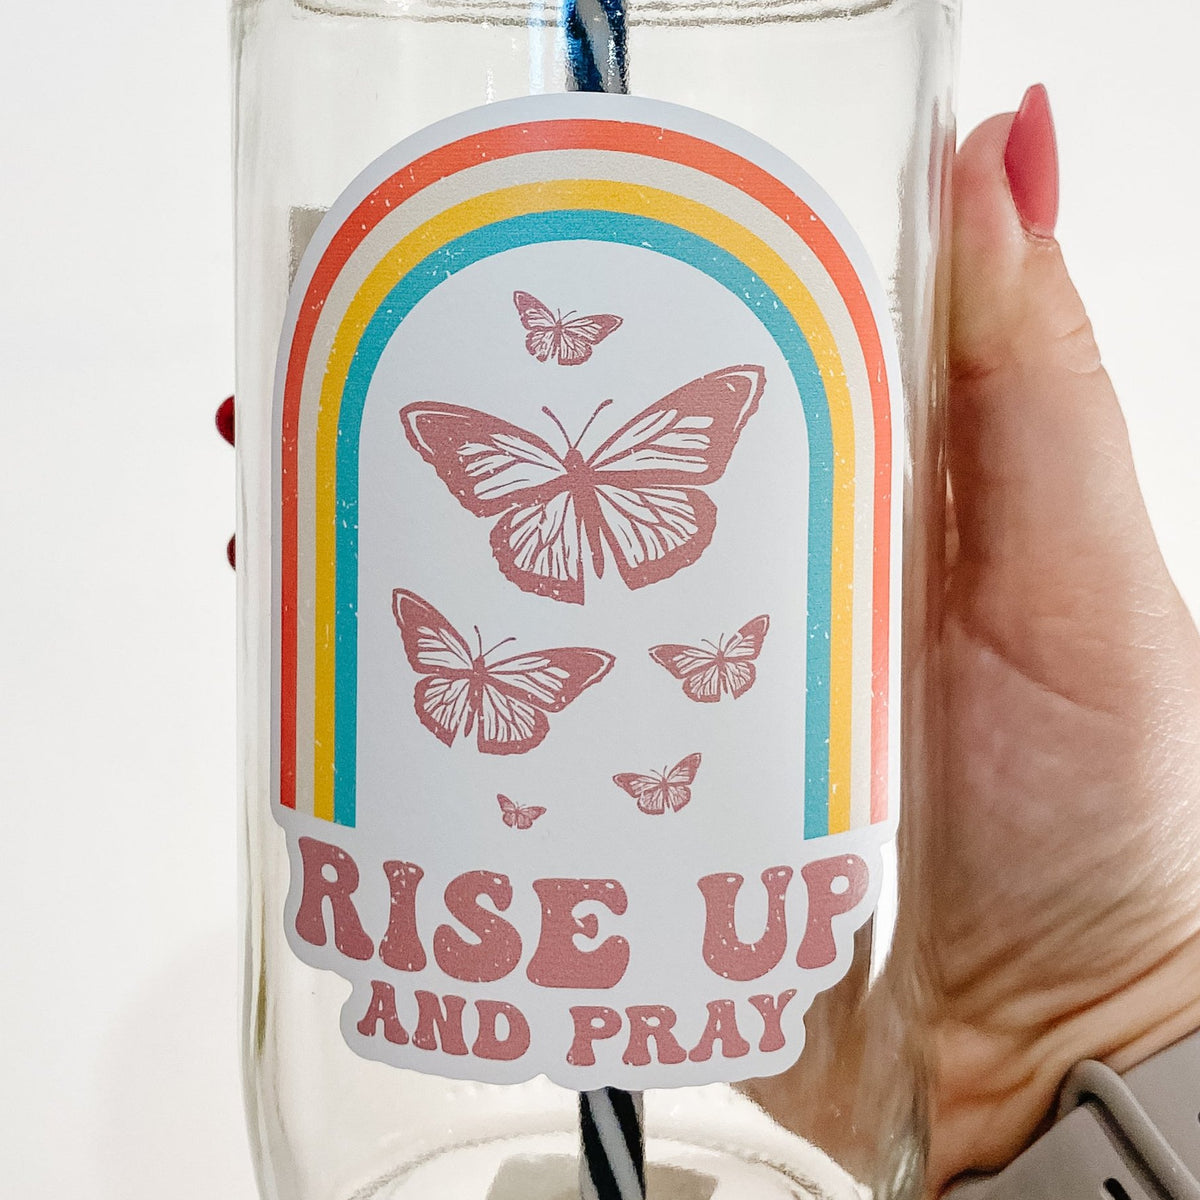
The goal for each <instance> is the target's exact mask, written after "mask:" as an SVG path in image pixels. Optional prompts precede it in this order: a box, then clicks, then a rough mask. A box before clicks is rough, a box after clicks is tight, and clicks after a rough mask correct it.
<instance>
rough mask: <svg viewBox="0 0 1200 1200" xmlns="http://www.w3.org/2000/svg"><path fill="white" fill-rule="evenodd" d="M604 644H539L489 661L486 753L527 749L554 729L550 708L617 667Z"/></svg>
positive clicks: (483, 703)
mask: <svg viewBox="0 0 1200 1200" xmlns="http://www.w3.org/2000/svg"><path fill="white" fill-rule="evenodd" d="M615 661H616V660H615V659H614V658H613V656H612V655H611V654H606V653H605V652H604V651H603V650H592V649H589V648H587V647H582V646H570V647H563V648H560V649H555V650H538V651H533V652H530V653H527V654H519V655H516V656H514V657H512V658H506V659H504V660H503V661H501V662H498V663H496V664H495V665H489V666H488V667H487V677H486V679H485V681H484V684H483V688H482V691H481V695H480V701H479V732H478V742H479V749H480V751H481V752H482V753H483V754H524V753H526V752H527V751H529V750H532V749H533V748H534V747H535V746H538V745H540V744H541V742H542V740H543V739H544V738H545V736H546V734H547V733H548V732H549V730H550V722H549V721H548V720H547V719H546V714H547V713H557V712H562V710H563V709H564V708H566V706H567V705H568V704H570V703H571V702H572V701H573V700H575V699H577V698H578V697H579V695H580V694H581V693H582V692H583V691H584V690H585V689H587V688H589V687H591V686H592V684H594V683H599V682H600V680H601V679H603V678H604V676H605V675H607V674H608V672H609V671H610V670H611V669H612V665H613V663H614V662H615Z"/></svg>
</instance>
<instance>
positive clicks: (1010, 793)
mask: <svg viewBox="0 0 1200 1200" xmlns="http://www.w3.org/2000/svg"><path fill="white" fill-rule="evenodd" d="M1006 160H1007V163H1008V172H1007V176H1011V184H1010V182H1009V178H1008V177H1006ZM954 187H955V217H954V232H953V267H952V276H953V278H952V299H951V303H952V318H951V351H950V358H951V363H950V396H949V402H948V407H947V412H948V461H949V469H950V480H951V491H952V495H953V504H952V509H953V511H952V520H951V525H952V534H951V545H950V547H949V562H948V577H947V592H946V608H945V613H944V621H943V624H942V628H941V635H940V641H939V657H940V662H941V669H942V678H943V680H944V702H945V712H946V714H947V720H946V731H945V746H944V753H943V764H944V768H945V779H944V784H943V785H942V787H941V788H940V789H939V794H937V795H933V796H930V797H928V798H917V803H918V804H920V805H922V809H923V810H922V811H920V812H919V813H918V814H917V817H918V819H917V821H916V822H915V823H914V828H916V829H918V830H919V831H920V833H921V837H922V838H923V839H925V844H924V846H923V847H922V850H923V853H921V854H920V855H919V856H918V860H919V861H920V862H921V863H922V864H923V866H922V868H921V869H922V870H923V871H924V872H925V876H924V877H922V878H920V879H919V880H918V882H917V889H918V891H919V892H920V893H921V894H923V895H924V896H926V897H928V903H929V906H930V907H929V908H928V910H927V912H926V919H924V920H923V921H922V934H921V937H922V947H921V952H920V961H921V963H922V966H923V968H924V971H925V973H926V977H927V981H928V983H929V985H930V991H931V996H932V1001H933V1006H932V1017H931V1020H932V1040H931V1050H932V1059H933V1072H934V1074H933V1084H934V1086H933V1131H932V1146H931V1157H930V1173H929V1179H930V1189H931V1193H932V1194H935V1195H936V1194H937V1192H938V1191H939V1190H941V1188H942V1187H943V1186H944V1185H945V1184H946V1182H947V1181H948V1180H950V1179H951V1178H952V1177H953V1176H955V1175H956V1174H958V1173H960V1172H962V1171H965V1170H989V1169H992V1170H994V1169H998V1168H1000V1167H1002V1166H1004V1165H1005V1164H1006V1163H1007V1162H1009V1161H1010V1160H1011V1159H1012V1158H1014V1157H1015V1156H1016V1155H1017V1154H1018V1153H1019V1152H1020V1150H1021V1149H1022V1148H1023V1146H1024V1145H1025V1144H1026V1143H1027V1142H1029V1141H1030V1140H1031V1139H1032V1138H1033V1136H1034V1135H1035V1133H1036V1132H1037V1129H1038V1126H1039V1123H1040V1122H1042V1120H1043V1119H1044V1118H1045V1116H1046V1114H1047V1113H1048V1112H1049V1111H1050V1108H1051V1106H1052V1104H1053V1101H1054V1098H1055V1094H1056V1092H1057V1090H1058V1088H1059V1086H1060V1084H1061V1082H1062V1080H1063V1077H1064V1076H1065V1074H1066V1073H1067V1071H1068V1070H1069V1069H1070V1068H1071V1067H1072V1066H1073V1065H1074V1064H1075V1063H1076V1062H1078V1061H1079V1060H1081V1059H1085V1058H1099V1059H1103V1060H1105V1061H1107V1062H1108V1063H1109V1065H1111V1066H1112V1067H1113V1068H1114V1069H1116V1070H1118V1071H1122V1070H1126V1069H1128V1068H1129V1067H1131V1066H1133V1065H1134V1064H1135V1063H1137V1062H1138V1061H1140V1060H1142V1059H1144V1058H1146V1057H1148V1056H1149V1055H1150V1054H1152V1053H1154V1052H1155V1051H1157V1050H1158V1049H1160V1048H1162V1047H1164V1046H1166V1045H1169V1044H1170V1043H1171V1042H1172V1041H1175V1040H1176V1039H1178V1038H1179V1037H1182V1036H1184V1035H1185V1034H1187V1033H1189V1032H1191V1031H1192V1030H1194V1029H1195V1028H1197V1026H1200V638H1198V637H1197V632H1196V628H1195V625H1194V624H1193V623H1192V620H1191V618H1190V617H1189V615H1188V612H1187V610H1186V608H1185V606H1184V604H1183V602H1182V600H1181V599H1180V597H1179V594H1178V593H1177V591H1176V590H1175V587H1174V586H1173V584H1172V582H1171V580H1170V578H1169V576H1168V574H1167V570H1166V567H1165V566H1164V564H1163V561H1162V558H1161V555H1160V553H1159V550H1158V546H1157V544H1156V542H1155V539H1154V535H1153V532H1152V531H1151V528H1150V523H1149V520H1148V518H1147V515H1146V511H1145V506H1144V504H1143V501H1142V497H1141V494H1140V492H1139V489H1138V485H1137V481H1136V479H1135V477H1134V469H1133V463H1132V459H1131V456H1130V450H1129V444H1128V439H1127V436H1126V430H1125V426H1124V422H1123V419H1122V416H1121V412H1120V408H1119V406H1118V403H1117V399H1116V396H1115V394H1114V392H1113V388H1112V385H1111V383H1110V381H1109V379H1108V376H1107V375H1106V374H1105V372H1104V371H1103V369H1102V367H1101V365H1100V359H1099V354H1098V351H1097V349H1096V346H1095V343H1094V341H1093V338H1092V333H1091V328H1090V326H1089V324H1088V321H1087V317H1086V314H1085V312H1084V309H1083V306H1082V303H1081V302H1080V299H1079V297H1078V295H1077V294H1076V292H1075V289H1074V287H1073V286H1072V284H1071V281H1070V279H1069V277H1068V275H1067V272H1066V268H1065V266H1064V264H1063V261H1062V257H1061V254H1060V252H1059V247H1058V245H1057V243H1056V242H1055V241H1054V240H1053V237H1052V232H1053V225H1054V218H1055V215H1056V207H1057V165H1056V162H1055V153H1054V135H1053V125H1052V123H1051V120H1050V115H1049V108H1048V105H1047V104H1046V102H1045V95H1044V92H1043V91H1041V90H1040V89H1034V90H1033V91H1031V93H1030V94H1029V96H1028V97H1027V98H1026V102H1025V104H1024V105H1023V108H1022V113H1021V116H1020V118H1019V119H1018V120H1017V122H1016V123H1015V124H1014V120H1013V117H1012V115H1011V114H1010V115H1008V116H1000V117H994V118H993V119H991V120H990V121H988V122H987V123H986V124H984V125H983V126H982V127H981V128H980V129H979V130H977V131H976V132H975V133H974V134H973V135H972V136H971V137H970V139H968V141H967V142H966V143H965V144H964V145H963V147H962V148H961V150H960V151H959V154H958V158H957V162H956V167H955V175H954ZM1128 232H1129V231H1128V230H1121V231H1118V236H1126V235H1128Z"/></svg>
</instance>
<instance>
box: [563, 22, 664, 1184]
mask: <svg viewBox="0 0 1200 1200" xmlns="http://www.w3.org/2000/svg"><path fill="white" fill-rule="evenodd" d="M563 33H564V35H565V39H566V59H567V72H568V74H567V85H568V87H569V88H570V89H571V90H572V91H574V92H614V93H617V94H620V95H624V94H626V93H627V92H628V91H629V56H628V55H629V52H628V45H627V42H626V31H625V0H565V2H564V5H563ZM579 1135H580V1157H579V1192H580V1196H581V1197H582V1200H645V1196H646V1153H645V1145H644V1143H643V1139H642V1097H641V1093H640V1092H624V1091H622V1090H621V1089H620V1088H599V1089H597V1090H596V1091H591V1092H580V1093H579Z"/></svg>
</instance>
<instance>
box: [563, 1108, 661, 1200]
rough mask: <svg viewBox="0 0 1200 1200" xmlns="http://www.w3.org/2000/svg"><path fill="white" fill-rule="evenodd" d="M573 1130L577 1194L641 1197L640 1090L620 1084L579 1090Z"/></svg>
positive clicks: (616, 1199)
mask: <svg viewBox="0 0 1200 1200" xmlns="http://www.w3.org/2000/svg"><path fill="white" fill-rule="evenodd" d="M579 1132H580V1135H581V1139H582V1143H583V1149H582V1154H581V1156H580V1159H579V1192H580V1195H581V1197H582V1200H645V1196H646V1154H645V1146H644V1145H643V1142H642V1097H641V1093H639V1092H623V1091H621V1090H620V1088H601V1089H599V1090H598V1091H594V1092H580V1094H579Z"/></svg>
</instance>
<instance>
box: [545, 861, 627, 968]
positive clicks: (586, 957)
mask: <svg viewBox="0 0 1200 1200" xmlns="http://www.w3.org/2000/svg"><path fill="white" fill-rule="evenodd" d="M533 890H534V891H535V892H537V894H538V899H539V900H540V901H541V902H542V932H541V938H540V940H539V941H538V946H537V949H536V950H535V951H534V953H533V957H532V958H531V959H530V960H529V966H528V967H527V968H526V969H525V973H526V975H528V976H529V979H530V981H531V982H532V983H536V984H537V985H538V986H539V987H548V988H549V987H561V988H610V987H613V986H614V985H616V984H617V983H619V982H620V981H621V977H622V976H623V975H624V974H625V968H626V967H628V966H629V943H628V942H627V941H626V940H625V939H624V938H623V937H610V938H607V939H606V940H605V941H604V942H602V943H601V944H600V945H599V946H597V947H596V949H595V950H580V949H579V947H578V946H576V944H575V938H576V937H577V936H580V935H582V936H583V937H585V938H588V939H589V940H594V939H595V938H596V937H597V936H598V934H599V932H600V921H599V919H598V918H597V916H596V914H595V913H588V914H587V915H586V916H582V917H577V916H576V915H575V909H576V908H577V907H578V906H579V905H580V904H583V903H584V902H585V901H593V902H594V903H597V904H602V905H604V907H605V908H607V909H609V910H610V911H611V912H613V913H615V914H616V915H617V916H621V915H622V913H624V912H625V909H626V907H627V906H628V903H629V901H628V898H627V897H626V895H625V889H624V888H623V887H622V886H621V885H620V884H619V883H618V882H617V881H616V880H615V879H537V880H534V884H533Z"/></svg>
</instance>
